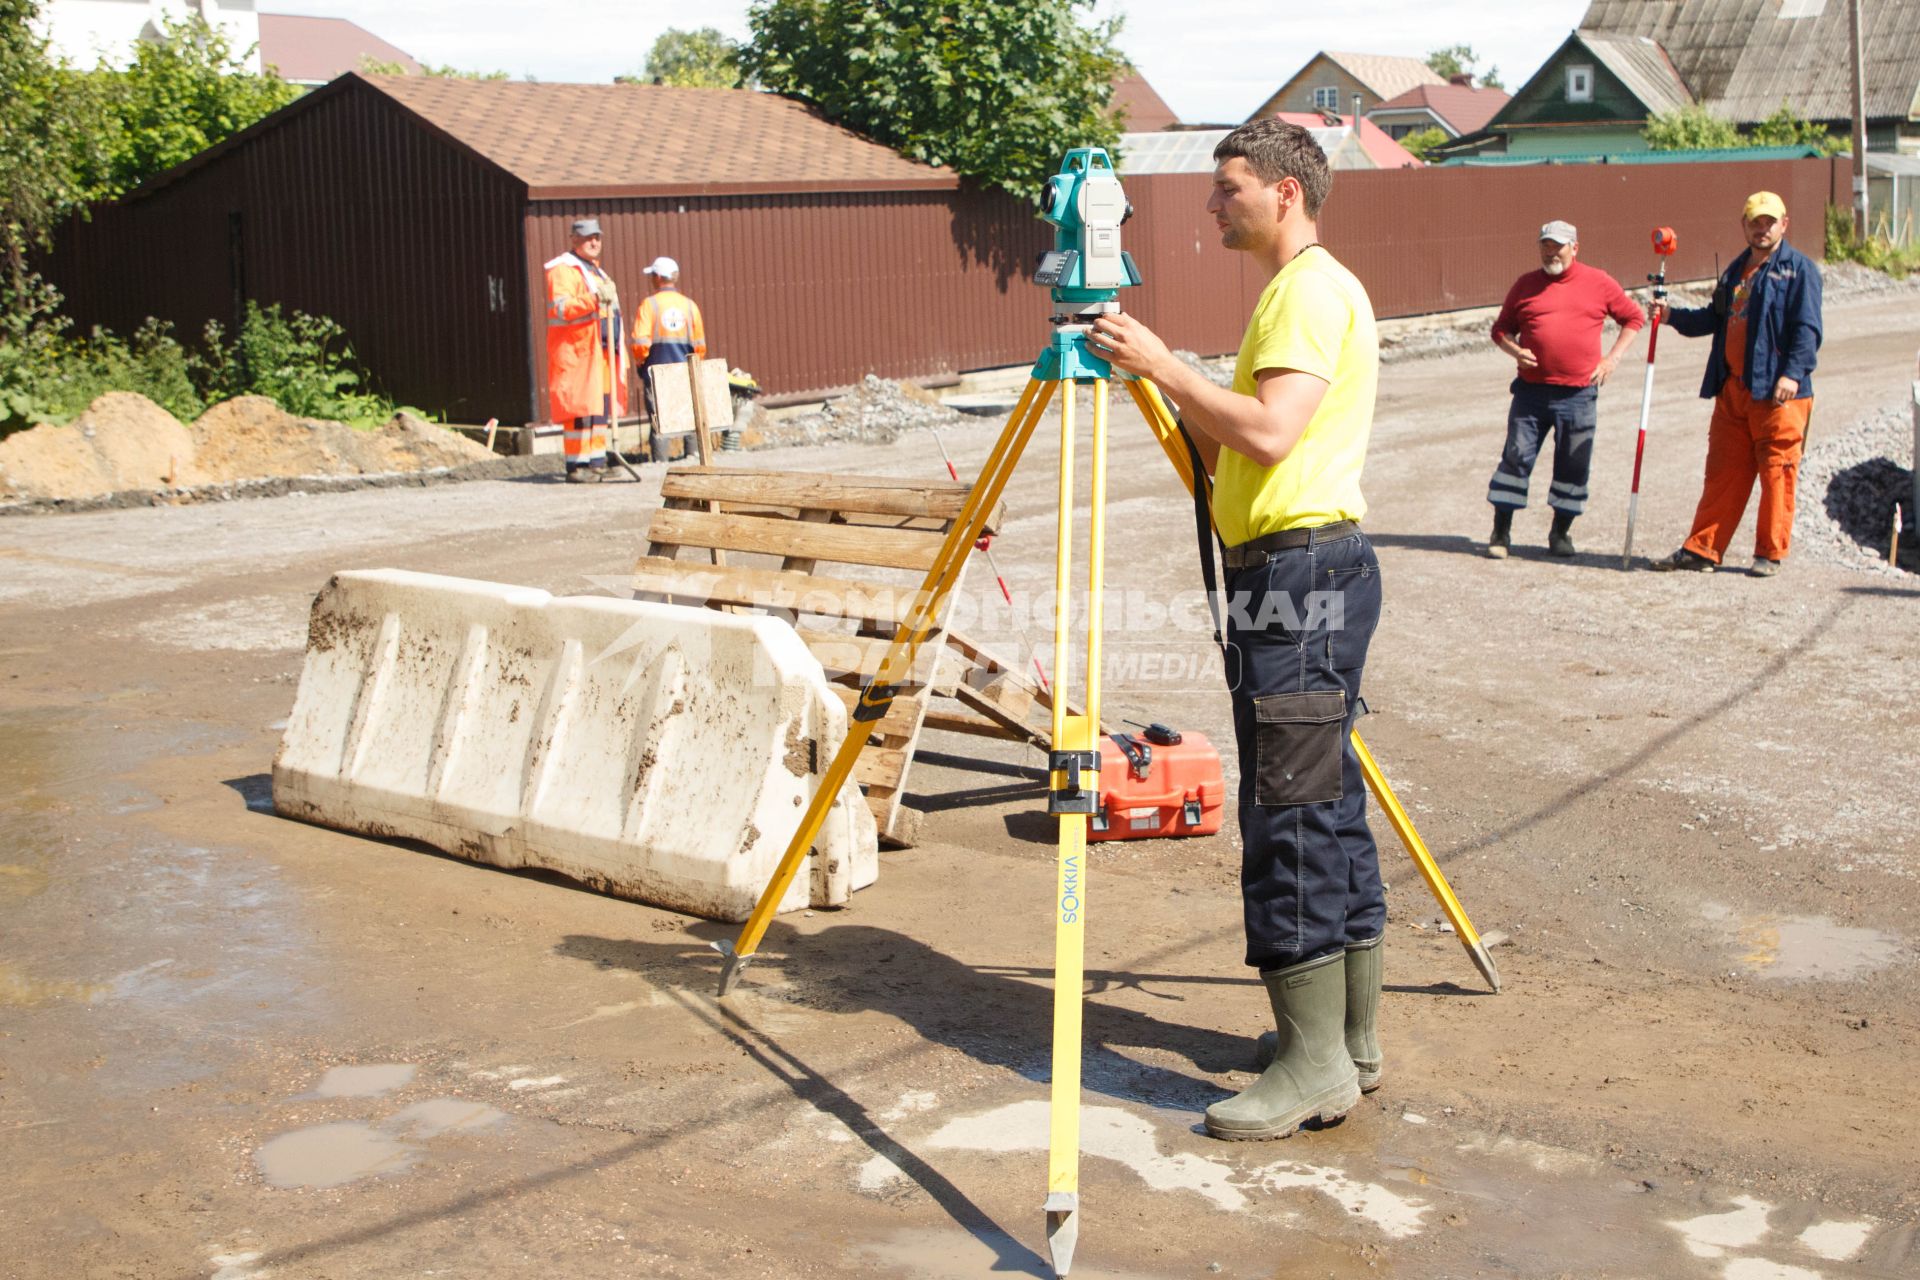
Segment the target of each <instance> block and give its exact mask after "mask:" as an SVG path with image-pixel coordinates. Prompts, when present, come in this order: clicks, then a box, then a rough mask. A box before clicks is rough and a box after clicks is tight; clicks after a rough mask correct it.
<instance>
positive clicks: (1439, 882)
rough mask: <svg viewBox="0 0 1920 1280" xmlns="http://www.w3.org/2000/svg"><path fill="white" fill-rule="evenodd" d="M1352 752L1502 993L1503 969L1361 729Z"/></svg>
mask: <svg viewBox="0 0 1920 1280" xmlns="http://www.w3.org/2000/svg"><path fill="white" fill-rule="evenodd" d="M1352 740H1353V752H1354V754H1355V755H1357V756H1359V757H1360V770H1361V772H1362V773H1364V774H1366V776H1367V789H1368V790H1369V791H1372V792H1373V798H1374V800H1375V801H1377V802H1378V803H1379V805H1380V807H1381V808H1382V809H1384V810H1386V812H1387V821H1389V822H1391V823H1392V824H1393V829H1394V832H1395V833H1396V834H1397V835H1399V837H1400V843H1401V844H1403V845H1405V846H1406V847H1407V852H1408V853H1409V854H1411V855H1413V865H1414V866H1416V867H1418V868H1420V878H1421V879H1423V880H1425V881H1426V882H1427V889H1428V890H1429V891H1430V892H1431V893H1432V894H1433V896H1434V899H1435V900H1436V901H1438V902H1439V904H1440V910H1442V911H1443V912H1445V913H1446V916H1447V921H1448V922H1449V923H1450V924H1452V925H1453V931H1454V932H1455V933H1456V934H1457V935H1459V938H1460V945H1461V946H1463V947H1465V948H1466V949H1467V954H1468V955H1469V956H1471V957H1472V958H1473V963H1474V967H1475V968H1477V969H1479V970H1480V976H1481V977H1483V978H1485V979H1486V980H1487V985H1488V986H1490V987H1492V988H1493V990H1494V994H1495V995H1498V994H1499V993H1500V970H1498V969H1496V968H1495V967H1494V964H1493V957H1492V956H1491V955H1489V954H1488V953H1487V947H1486V944H1485V943H1483V942H1481V941H1480V935H1479V933H1478V932H1476V931H1475V929H1474V927H1473V921H1471V920H1469V919H1467V912H1466V909H1465V908H1464V907H1462V906H1461V905H1460V899H1458V898H1456V897H1454V896H1453V886H1452V885H1450V884H1448V883H1447V877H1446V876H1445V875H1443V874H1442V873H1441V871H1440V864H1439V863H1437V862H1435V861H1434V860H1433V855H1432V854H1430V853H1428V852H1427V842H1426V841H1424V840H1422V839H1421V838H1420V833H1419V832H1418V831H1415V830H1414V829H1413V819H1411V818H1409V817H1408V816H1407V811H1406V810H1405V809H1403V808H1401V807H1400V799H1399V797H1397V796H1395V795H1394V794H1393V788H1392V787H1390V786H1388V785H1387V777H1386V775H1385V774H1383V773H1381V772H1380V766H1379V765H1378V764H1375V763H1374V759H1373V752H1371V751H1369V750H1367V744H1366V743H1364V742H1362V741H1360V731H1359V730H1358V729H1356V730H1354V732H1353V735H1352Z"/></svg>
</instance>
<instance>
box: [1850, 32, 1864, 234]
mask: <svg viewBox="0 0 1920 1280" xmlns="http://www.w3.org/2000/svg"><path fill="white" fill-rule="evenodd" d="M1847 40H1848V47H1847V72H1848V78H1849V79H1850V80H1851V81H1852V84H1853V238H1854V239H1855V240H1860V241H1864V240H1865V239H1866V238H1867V78H1866V70H1865V68H1864V66H1863V65H1862V63H1861V58H1860V0H1847Z"/></svg>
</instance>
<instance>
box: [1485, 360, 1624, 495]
mask: <svg viewBox="0 0 1920 1280" xmlns="http://www.w3.org/2000/svg"><path fill="white" fill-rule="evenodd" d="M1512 390H1513V402H1512V404H1510V405H1509V406H1508V408H1507V445H1506V448H1505V449H1503V450H1502V451H1501V453H1500V465H1499V466H1498V467H1495V468H1494V472H1493V479H1491V480H1489V481H1488V482H1487V501H1488V502H1491V503H1492V504H1493V505H1494V506H1496V507H1513V508H1515V509H1516V510H1517V509H1519V508H1521V507H1524V506H1526V505H1527V488H1528V481H1529V480H1531V479H1532V477H1533V464H1534V462H1535V461H1536V460H1537V459H1538V458H1539V456H1540V446H1541V445H1542V444H1543V443H1545V441H1546V436H1547V432H1549V431H1551V432H1553V482H1552V484H1551V485H1550V486H1549V487H1548V489H1547V505H1548V506H1550V507H1552V508H1553V509H1554V510H1555V511H1561V512H1565V513H1566V514H1567V515H1570V516H1577V515H1579V514H1580V513H1581V512H1583V511H1585V510H1586V509H1587V478H1588V475H1589V473H1590V472H1591V471H1592V469H1593V433H1594V424H1595V421H1596V417H1595V414H1596V412H1597V408H1598V405H1599V403H1600V389H1599V388H1598V387H1594V386H1586V387H1561V386H1550V385H1547V384H1545V383H1537V382H1523V381H1521V380H1520V379H1518V378H1515V379H1514V380H1513V387H1512Z"/></svg>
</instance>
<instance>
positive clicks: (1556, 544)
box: [1547, 511, 1573, 556]
mask: <svg viewBox="0 0 1920 1280" xmlns="http://www.w3.org/2000/svg"><path fill="white" fill-rule="evenodd" d="M1572 529H1573V513H1572V512H1571V511H1556V512H1554V513H1553V528H1551V529H1549V530H1548V531H1547V550H1548V551H1550V552H1551V553H1553V554H1554V555H1556V556H1570V555H1572V554H1573V533H1572Z"/></svg>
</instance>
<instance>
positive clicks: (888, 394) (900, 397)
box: [748, 373, 967, 448]
mask: <svg viewBox="0 0 1920 1280" xmlns="http://www.w3.org/2000/svg"><path fill="white" fill-rule="evenodd" d="M966 420H967V419H966V417H965V416H964V415H962V414H960V413H956V412H955V411H954V410H952V409H949V408H947V407H946V406H945V405H943V404H941V403H940V401H939V398H938V397H936V396H935V395H934V394H933V393H932V392H930V391H924V390H922V389H921V388H919V387H916V386H914V385H913V384H912V383H909V382H894V381H891V380H889V379H886V378H880V377H876V376H874V375H873V374H871V373H870V374H868V375H867V376H866V377H865V378H863V379H861V381H860V385H859V386H857V387H855V388H854V389H853V391H852V393H851V394H849V395H844V396H841V397H840V398H839V399H837V400H829V401H827V402H826V404H824V405H822V406H821V407H820V408H818V409H816V410H814V411H813V412H811V413H802V414H795V415H794V416H793V417H790V418H777V419H776V418H770V417H768V416H767V415H765V414H755V415H753V421H752V434H751V435H750V437H749V442H748V447H750V448H775V447H779V446H783V445H797V444H831V443H837V442H839V441H842V440H853V441H859V442H861V443H867V444H890V443H892V442H893V441H895V440H897V439H899V438H900V434H901V433H902V432H904V431H921V430H925V429H926V428H928V427H950V426H954V425H957V424H959V423H963V422H965V421H966Z"/></svg>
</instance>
